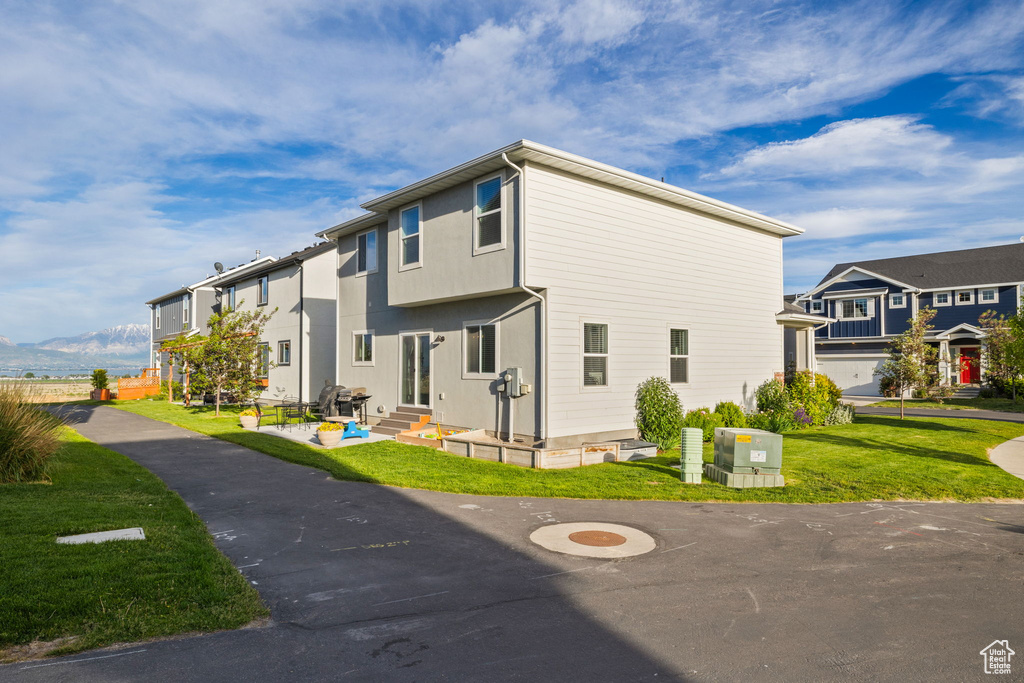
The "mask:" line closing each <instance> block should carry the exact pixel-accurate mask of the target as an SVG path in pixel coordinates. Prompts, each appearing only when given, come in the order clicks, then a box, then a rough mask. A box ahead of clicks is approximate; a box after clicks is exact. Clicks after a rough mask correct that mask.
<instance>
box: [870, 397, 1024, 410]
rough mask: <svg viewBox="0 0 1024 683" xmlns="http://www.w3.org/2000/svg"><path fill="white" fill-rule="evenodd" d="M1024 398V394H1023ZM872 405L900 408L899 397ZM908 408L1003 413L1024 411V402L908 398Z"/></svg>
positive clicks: (992, 399) (983, 399)
mask: <svg viewBox="0 0 1024 683" xmlns="http://www.w3.org/2000/svg"><path fill="white" fill-rule="evenodd" d="M1022 398H1024V394H1022ZM871 405H872V406H877V407H879V408H899V407H900V402H899V399H886V400H884V401H879V402H878V403H872V404H871ZM904 407H906V408H937V409H939V410H996V411H999V412H1003V413H1024V402H1022V401H1018V402H1017V403H1014V402H1013V399H1009V398H947V399H943V401H942V403H936V402H935V401H928V400H925V399H916V398H913V399H911V398H908V399H906V401H905V402H904Z"/></svg>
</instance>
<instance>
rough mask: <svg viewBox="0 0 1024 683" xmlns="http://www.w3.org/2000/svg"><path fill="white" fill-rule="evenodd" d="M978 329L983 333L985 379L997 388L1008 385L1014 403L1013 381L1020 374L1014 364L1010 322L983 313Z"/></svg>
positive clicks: (994, 314) (1014, 384) (1002, 317)
mask: <svg viewBox="0 0 1024 683" xmlns="http://www.w3.org/2000/svg"><path fill="white" fill-rule="evenodd" d="M978 327H979V328H981V329H982V330H983V331H984V332H985V365H986V370H987V372H986V376H985V379H987V380H988V381H989V383H990V384H995V385H996V386H997V387H999V388H1002V387H1005V386H1006V385H1007V384H1010V385H1011V386H1012V387H1013V389H1012V391H1013V398H1014V401H1016V400H1017V387H1016V382H1015V379H1016V377H1017V375H1019V374H1020V368H1019V367H1016V366H1015V365H1016V364H1015V363H1014V360H1015V359H1014V353H1013V352H1014V348H1013V347H1014V342H1015V335H1014V332H1013V327H1012V326H1011V324H1010V321H1009V320H1008V319H1007V318H1006V316H1005V315H998V314H997V313H996V312H995V311H985V312H984V313H982V314H981V317H980V318H978Z"/></svg>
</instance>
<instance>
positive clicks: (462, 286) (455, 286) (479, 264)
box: [378, 172, 519, 306]
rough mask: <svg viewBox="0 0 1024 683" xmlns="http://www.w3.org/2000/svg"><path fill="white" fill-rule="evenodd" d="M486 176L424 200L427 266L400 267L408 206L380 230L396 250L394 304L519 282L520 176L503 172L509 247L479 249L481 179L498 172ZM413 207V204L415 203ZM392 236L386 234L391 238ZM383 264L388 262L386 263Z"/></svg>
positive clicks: (391, 269)
mask: <svg viewBox="0 0 1024 683" xmlns="http://www.w3.org/2000/svg"><path fill="white" fill-rule="evenodd" d="M495 175H498V174H495V173H491V174H486V175H482V176H480V178H478V179H476V180H475V181H472V182H467V183H462V184H460V185H456V186H454V187H451V188H448V189H446V190H442V191H441V192H437V193H436V194H433V195H430V196H428V197H425V198H424V199H422V200H421V202H420V203H421V207H422V208H421V216H422V221H423V225H422V228H421V235H420V258H421V262H422V264H423V265H422V267H419V268H412V269H409V270H401V271H400V270H399V259H398V258H397V254H398V249H399V244H400V237H399V232H400V230H399V226H400V223H399V221H400V216H401V212H402V211H403V210H404V209H405V208H408V207H407V206H405V207H401V208H399V209H395V210H392V211H390V212H389V214H388V228H387V234H386V236H385V235H384V234H381V235H378V248H379V250H381V251H383V249H380V247H382V246H383V244H382V243H383V242H385V241H386V242H387V251H388V252H389V253H391V254H395V255H396V258H394V259H391V261H390V263H389V264H388V266H387V270H386V271H384V270H382V271H381V272H387V274H388V304H389V305H391V306H416V305H422V304H425V303H429V302H438V301H445V300H453V299H459V298H466V297H475V296H486V295H489V294H493V293H497V292H508V291H510V290H511V289H512V288H514V287H515V286H516V282H515V278H516V240H515V234H514V233H515V230H514V226H515V222H516V217H515V212H516V210H517V205H518V201H517V194H516V193H517V191H518V189H517V188H518V184H519V179H518V177H516V178H513V179H512V180H511V181H509V180H507V174H506V173H504V172H503V173H502V178H503V187H502V220H503V224H504V230H505V248H504V249H500V250H497V251H490V252H487V253H479V254H476V255H474V253H473V251H474V250H473V233H474V230H475V229H476V218H475V212H474V208H475V206H476V199H475V184H476V182H478V181H480V180H485V179H487V178H492V177H494V176H495ZM410 206H411V205H410ZM385 237H386V239H382V238H385ZM380 267H381V268H383V267H384V266H383V264H381V266H380Z"/></svg>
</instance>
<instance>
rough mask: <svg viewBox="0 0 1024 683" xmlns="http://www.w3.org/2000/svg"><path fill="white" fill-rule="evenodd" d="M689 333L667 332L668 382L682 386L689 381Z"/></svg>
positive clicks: (681, 331) (679, 331)
mask: <svg viewBox="0 0 1024 683" xmlns="http://www.w3.org/2000/svg"><path fill="white" fill-rule="evenodd" d="M689 356H690V332H689V331H688V330H672V329H670V330H669V331H668V381H669V382H671V383H672V384H684V383H686V382H689V381H690V367H689V365H690V357H689Z"/></svg>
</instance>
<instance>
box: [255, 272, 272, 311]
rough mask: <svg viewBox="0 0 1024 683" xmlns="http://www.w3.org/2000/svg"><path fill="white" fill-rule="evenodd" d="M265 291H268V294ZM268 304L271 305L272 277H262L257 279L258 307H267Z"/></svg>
mask: <svg viewBox="0 0 1024 683" xmlns="http://www.w3.org/2000/svg"><path fill="white" fill-rule="evenodd" d="M263 283H266V284H263ZM263 290H266V293H264V291H263ZM268 303H270V275H260V276H259V277H258V278H256V305H257V306H266V305H267V304H268Z"/></svg>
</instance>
